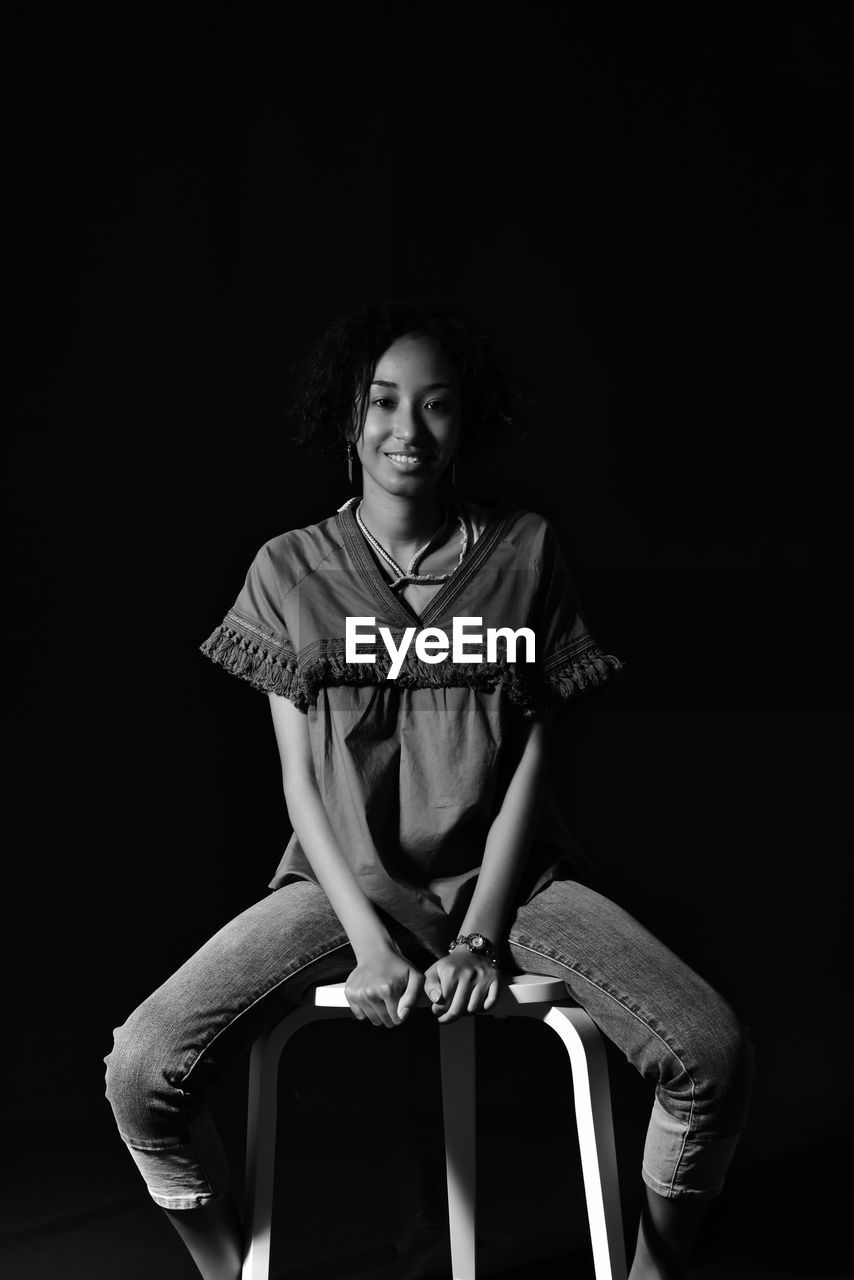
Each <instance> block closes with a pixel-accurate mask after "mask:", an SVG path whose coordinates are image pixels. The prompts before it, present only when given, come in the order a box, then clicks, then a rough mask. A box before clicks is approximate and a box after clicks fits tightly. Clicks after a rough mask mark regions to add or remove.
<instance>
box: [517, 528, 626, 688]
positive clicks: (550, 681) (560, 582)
mask: <svg viewBox="0 0 854 1280" xmlns="http://www.w3.org/2000/svg"><path fill="white" fill-rule="evenodd" d="M545 525H546V530H545V538H544V541H543V554H542V561H541V563H540V566H539V568H540V584H539V589H538V601H537V615H538V626H537V628H536V631H537V656H538V665H539V667H540V681H539V685H540V692H541V695H542V698H541V701H542V705H543V707H544V708H545V709H550V708H555V709H558V710H559V709H561V708H563V707H565V706H566V705H567V704H568V703H569V702H570V701H571V700H572V699H574V698H577V697H578V696H579V695H580V694H582V693H584V692H585V691H587V690H589V689H592V688H597V687H599V686H600V685H603V684H604V683H605V681H606V680H608V679H609V678H610V677H611V676H612V675H613V674H614V673H616V672H619V671H622V668H623V664H622V662H621V661H620V659H619V658H617V657H615V656H614V654H612V653H605V652H604V651H603V650H602V649H601V648H600V647H599V645H598V644H597V643H596V641H595V640H594V638H593V636H591V634H590V632H589V631H588V629H587V625H586V623H585V621H584V616H583V614H582V611H581V606H580V604H579V601H578V596H577V594H576V591H575V586H574V584H573V581H572V578H571V576H570V573H569V569H568V568H567V566H566V561H565V560H564V557H563V552H562V551H561V547H560V542H559V540H558V537H557V534H556V533H555V531H554V529H553V528H552V526H551V524H549V522H548V521H546V522H545Z"/></svg>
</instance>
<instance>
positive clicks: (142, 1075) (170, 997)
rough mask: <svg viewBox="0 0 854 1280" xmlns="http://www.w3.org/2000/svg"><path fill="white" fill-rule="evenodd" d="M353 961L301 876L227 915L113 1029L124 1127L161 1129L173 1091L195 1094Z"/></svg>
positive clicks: (328, 911) (113, 1067) (111, 1062)
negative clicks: (313, 989) (314, 987)
mask: <svg viewBox="0 0 854 1280" xmlns="http://www.w3.org/2000/svg"><path fill="white" fill-rule="evenodd" d="M354 965H355V958H354V956H353V951H352V948H351V947H350V944H349V942H348V940H347V935H346V933H345V932H344V930H343V928H342V927H341V924H340V922H339V920H338V918H337V916H336V915H335V913H334V911H333V910H332V907H331V906H330V904H329V901H328V899H327V897H326V895H325V894H324V892H323V890H322V889H320V888H319V887H318V886H317V885H315V884H311V883H309V882H308V881H305V880H300V881H296V882H293V883H291V884H288V885H285V886H283V887H282V888H280V889H277V890H275V891H274V892H273V893H270V894H268V895H267V896H266V897H265V898H263V899H262V900H261V901H260V902H257V903H255V904H254V906H251V907H249V908H248V910H246V911H244V912H242V913H241V914H240V915H239V916H237V917H236V918H235V919H234V920H231V921H229V922H228V924H226V925H224V926H223V928H221V929H220V930H219V931H218V932H217V933H216V934H214V936H213V937H212V938H211V939H210V940H209V941H208V942H206V943H205V944H204V946H202V947H200V948H199V950H198V951H197V952H196V953H195V954H194V955H192V956H191V957H190V958H189V960H187V961H186V963H185V964H183V965H182V966H181V967H180V969H178V970H177V971H176V972H175V973H174V974H172V976H171V977H170V978H168V979H167V980H166V982H164V983H163V984H162V985H161V986H160V987H158V988H157V990H156V991H154V992H152V994H151V995H150V996H149V997H148V999H147V1000H144V1001H143V1002H142V1004H141V1005H140V1006H139V1007H138V1008H137V1009H136V1010H134V1012H133V1013H132V1014H131V1015H130V1017H129V1018H128V1019H127V1021H126V1022H125V1023H124V1024H123V1026H121V1027H119V1028H117V1030H116V1033H115V1048H114V1050H113V1052H112V1054H111V1055H110V1056H109V1057H108V1059H107V1062H108V1067H109V1070H108V1096H110V1098H111V1101H112V1102H113V1105H114V1108H115V1107H116V1106H117V1105H118V1106H120V1107H121V1110H122V1112H123V1115H124V1125H125V1129H126V1131H130V1130H131V1129H132V1128H134V1127H136V1126H138V1127H139V1128H140V1129H142V1130H145V1129H147V1130H148V1131H149V1132H150V1131H151V1129H152V1126H154V1127H155V1128H156V1127H158V1123H157V1122H158V1119H159V1120H160V1121H161V1122H162V1123H163V1124H164V1125H167V1126H168V1125H169V1124H170V1123H171V1118H170V1116H171V1114H173V1113H174V1111H175V1108H176V1105H177V1102H178V1095H179V1094H180V1095H181V1098H182V1102H183V1103H184V1104H186V1102H187V1100H188V1095H198V1094H201V1093H203V1092H204V1091H205V1089H206V1087H207V1086H208V1085H209V1084H210V1083H212V1082H213V1080H214V1079H215V1078H216V1077H217V1076H218V1074H219V1073H220V1071H221V1070H222V1069H223V1068H225V1067H227V1066H228V1065H229V1063H230V1062H231V1061H232V1060H233V1059H235V1058H236V1057H238V1056H240V1054H241V1053H242V1052H243V1051H244V1050H245V1049H247V1048H248V1047H249V1045H250V1044H251V1043H252V1041H253V1040H254V1039H255V1038H256V1037H257V1036H258V1035H259V1034H260V1033H261V1032H262V1031H263V1030H264V1029H265V1028H266V1027H267V1026H269V1025H271V1024H272V1023H273V1022H275V1021H277V1020H278V1018H280V1017H281V1016H282V1015H283V1014H284V1013H285V1012H286V1011H287V1009H288V1008H291V1007H293V1006H294V1005H295V1004H297V1003H298V1002H299V1000H300V998H301V997H302V996H303V995H304V994H305V992H306V990H307V989H308V988H309V987H310V986H312V985H314V984H315V983H321V982H335V981H338V980H341V979H343V978H346V976H347V975H348V974H349V973H350V971H351V970H352V969H353V967H354ZM134 1112H136V1113H137V1114H136V1116H134V1114H133V1113H134ZM129 1113H130V1114H129ZM152 1136H153V1135H152Z"/></svg>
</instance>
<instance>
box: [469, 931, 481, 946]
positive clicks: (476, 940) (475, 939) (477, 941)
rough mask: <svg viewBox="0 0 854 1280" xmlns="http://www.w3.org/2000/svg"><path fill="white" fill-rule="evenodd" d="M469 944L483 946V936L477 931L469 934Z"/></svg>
mask: <svg viewBox="0 0 854 1280" xmlns="http://www.w3.org/2000/svg"><path fill="white" fill-rule="evenodd" d="M471 945H472V946H473V947H482V946H483V938H482V937H481V935H480V934H479V933H473V934H472V935H471Z"/></svg>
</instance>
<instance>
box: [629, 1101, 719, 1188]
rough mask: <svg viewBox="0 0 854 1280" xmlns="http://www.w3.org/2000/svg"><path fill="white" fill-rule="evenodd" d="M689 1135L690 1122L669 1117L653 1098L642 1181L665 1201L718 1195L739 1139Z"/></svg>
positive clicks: (642, 1168)
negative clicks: (685, 1197) (682, 1197)
mask: <svg viewBox="0 0 854 1280" xmlns="http://www.w3.org/2000/svg"><path fill="white" fill-rule="evenodd" d="M689 1132H690V1123H689V1121H688V1120H679V1119H677V1118H676V1117H675V1116H672V1115H670V1113H669V1112H668V1111H665V1109H664V1107H663V1106H662V1105H661V1103H660V1102H659V1101H658V1098H656V1099H655V1101H654V1102H653V1104H652V1115H651V1116H650V1120H649V1128H648V1129H647V1134H646V1145H645V1147H644V1153H643V1165H642V1167H641V1177H642V1178H643V1180H644V1182H645V1183H646V1185H647V1186H648V1187H650V1188H651V1190H653V1191H655V1192H657V1194H658V1195H660V1196H664V1197H665V1198H666V1199H668V1200H669V1199H675V1198H676V1197H681V1196H695V1197H696V1196H700V1197H703V1196H705V1197H709V1198H710V1197H712V1196H718V1195H720V1193H721V1191H722V1190H723V1185H724V1179H725V1177H726V1171H727V1169H728V1168H729V1165H730V1161H731V1160H732V1157H733V1154H734V1152H735V1148H736V1146H737V1145H738V1140H739V1138H740V1137H741V1134H740V1133H736V1134H733V1135H730V1136H729V1137H725V1138H701V1137H697V1136H689Z"/></svg>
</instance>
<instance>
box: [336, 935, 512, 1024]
mask: <svg viewBox="0 0 854 1280" xmlns="http://www.w3.org/2000/svg"><path fill="white" fill-rule="evenodd" d="M502 985H503V979H502V977H501V974H500V973H499V972H498V970H497V969H496V968H495V967H494V965H491V964H490V963H489V961H488V960H484V959H483V957H482V956H478V955H475V954H474V953H473V952H471V951H468V950H467V949H466V948H465V947H457V948H456V949H455V950H454V951H452V952H451V953H450V954H449V955H447V956H442V958H441V959H440V960H436V961H434V963H433V964H431V966H430V968H429V969H428V970H427V972H426V973H425V974H421V973H419V971H418V969H416V968H415V966H414V965H412V964H410V962H409V961H408V960H407V959H406V957H405V956H404V955H403V954H402V953H401V952H400V951H399V950H398V949H397V947H396V946H395V945H394V943H390V944H389V945H388V946H383V947H382V948H380V949H379V950H377V951H376V952H372V953H371V954H369V955H366V956H364V957H363V958H362V959H361V960H360V962H359V964H357V966H356V968H355V969H354V970H353V972H352V973H351V974H350V976H349V978H348V979H347V982H346V984H345V987H344V994H345V995H346V997H347V1003H348V1004H349V1006H350V1009H351V1011H352V1013H353V1015H354V1017H356V1018H358V1019H359V1021H360V1022H366V1021H367V1022H371V1023H373V1025H374V1026H375V1027H380V1026H382V1027H395V1026H399V1025H400V1023H401V1022H403V1021H405V1019H406V1017H407V1015H408V1014H409V1011H410V1009H411V1008H412V1007H413V1006H414V1005H415V1003H416V1002H417V1000H418V996H419V994H420V993H421V992H422V991H426V993H427V998H428V1000H429V1001H430V1008H431V1011H432V1013H433V1014H434V1015H435V1016H436V1018H437V1019H438V1021H439V1022H454V1021H455V1020H456V1019H457V1018H459V1017H461V1016H462V1015H463V1014H464V1013H480V1012H483V1013H488V1012H489V1010H490V1009H491V1008H492V1007H493V1006H494V1004H495V1002H496V1000H497V999H498V997H499V995H500V993H501V988H502Z"/></svg>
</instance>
